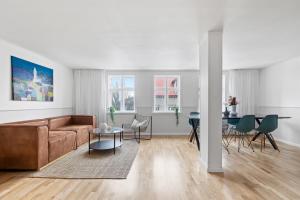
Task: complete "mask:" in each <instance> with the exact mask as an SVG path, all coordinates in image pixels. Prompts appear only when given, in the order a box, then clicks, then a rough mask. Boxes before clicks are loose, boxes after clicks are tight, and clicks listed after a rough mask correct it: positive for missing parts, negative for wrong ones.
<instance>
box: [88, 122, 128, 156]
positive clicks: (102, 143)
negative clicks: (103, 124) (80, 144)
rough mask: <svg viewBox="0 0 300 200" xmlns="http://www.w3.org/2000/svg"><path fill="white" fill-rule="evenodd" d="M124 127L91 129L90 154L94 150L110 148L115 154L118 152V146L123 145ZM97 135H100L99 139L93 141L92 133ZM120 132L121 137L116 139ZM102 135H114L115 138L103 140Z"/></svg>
mask: <svg viewBox="0 0 300 200" xmlns="http://www.w3.org/2000/svg"><path fill="white" fill-rule="evenodd" d="M122 132H123V129H122V128H118V127H113V128H111V129H104V130H103V129H100V128H95V129H92V130H90V131H89V154H90V152H91V149H92V150H108V149H113V150H114V154H115V153H116V147H120V146H121V145H122ZM92 134H93V135H96V136H97V137H98V141H95V142H93V143H91V135H92ZM117 134H119V136H120V139H118V138H117V139H116V135H117ZM101 135H113V139H110V140H101Z"/></svg>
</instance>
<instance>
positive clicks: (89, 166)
mask: <svg viewBox="0 0 300 200" xmlns="http://www.w3.org/2000/svg"><path fill="white" fill-rule="evenodd" d="M138 146H139V145H138V144H137V142H136V141H127V140H126V141H124V143H123V145H122V146H121V147H118V148H116V154H114V153H113V150H107V151H92V150H91V154H89V153H88V145H87V144H86V145H83V146H81V147H80V148H78V149H77V150H75V151H73V152H71V153H69V154H67V155H66V156H65V157H63V158H61V159H58V160H56V161H54V162H53V163H52V164H50V165H49V166H47V167H45V168H43V169H41V170H40V171H38V172H34V173H31V174H29V177H37V178H63V179H125V178H127V175H128V173H129V171H130V168H131V166H132V163H133V161H134V159H135V157H136V154H137V152H138Z"/></svg>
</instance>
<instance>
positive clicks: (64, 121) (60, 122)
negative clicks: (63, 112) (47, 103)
mask: <svg viewBox="0 0 300 200" xmlns="http://www.w3.org/2000/svg"><path fill="white" fill-rule="evenodd" d="M71 120H72V118H71V116H61V117H55V118H49V124H48V127H49V130H55V129H56V128H59V127H62V126H67V125H70V124H71Z"/></svg>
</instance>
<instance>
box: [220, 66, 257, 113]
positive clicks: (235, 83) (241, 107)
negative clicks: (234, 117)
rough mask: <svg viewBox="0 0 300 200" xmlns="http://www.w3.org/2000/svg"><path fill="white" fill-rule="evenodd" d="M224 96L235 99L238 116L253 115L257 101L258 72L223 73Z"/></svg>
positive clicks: (237, 71)
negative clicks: (224, 77)
mask: <svg viewBox="0 0 300 200" xmlns="http://www.w3.org/2000/svg"><path fill="white" fill-rule="evenodd" d="M225 76H226V81H225V83H226V87H225V88H226V89H225V90H226V96H227V97H229V96H233V97H236V98H237V101H238V103H239V104H238V106H237V112H238V114H239V115H246V114H255V108H256V105H257V103H258V102H257V101H258V99H257V98H258V93H259V91H258V89H259V87H258V86H259V71H258V70H230V71H226V72H225Z"/></svg>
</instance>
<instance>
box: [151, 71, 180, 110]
mask: <svg viewBox="0 0 300 200" xmlns="http://www.w3.org/2000/svg"><path fill="white" fill-rule="evenodd" d="M156 78H177V94H178V108H179V110H178V112H179V113H180V112H181V80H180V75H154V76H153V108H152V112H153V113H174V112H175V111H170V110H167V108H168V89H169V88H168V87H167V83H165V84H166V85H165V88H164V90H165V91H164V95H165V101H164V108H165V109H164V110H162V111H157V110H155V105H156V98H155V91H157V90H158V89H157V88H156V84H155V80H156Z"/></svg>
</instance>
